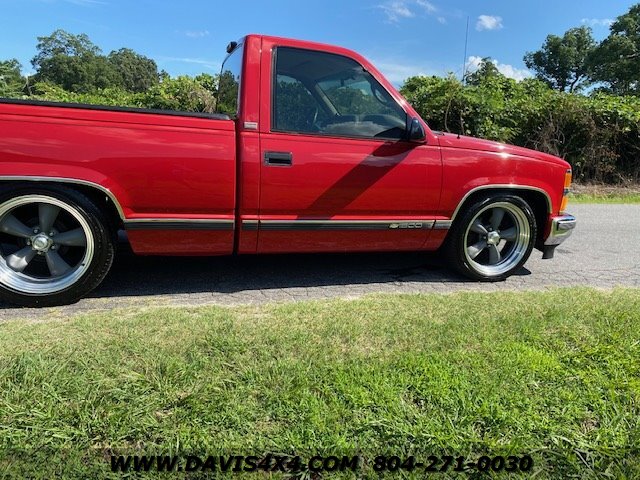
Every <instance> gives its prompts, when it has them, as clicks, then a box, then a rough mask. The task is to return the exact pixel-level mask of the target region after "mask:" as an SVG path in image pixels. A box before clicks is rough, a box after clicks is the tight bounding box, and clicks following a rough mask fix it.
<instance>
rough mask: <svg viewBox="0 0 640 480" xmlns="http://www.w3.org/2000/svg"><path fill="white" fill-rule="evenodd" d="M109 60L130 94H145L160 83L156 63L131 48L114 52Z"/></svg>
mask: <svg viewBox="0 0 640 480" xmlns="http://www.w3.org/2000/svg"><path fill="white" fill-rule="evenodd" d="M107 58H108V60H109V63H110V64H111V65H112V66H113V67H114V69H115V70H116V71H117V73H118V75H119V76H120V77H121V79H122V80H121V82H122V86H123V87H124V88H125V89H126V90H128V91H130V92H144V91H146V90H148V89H149V88H150V87H151V86H153V85H156V84H157V83H158V81H159V78H160V76H159V74H158V66H157V65H156V62H154V61H153V60H151V59H150V58H147V57H145V56H144V55H140V54H139V53H136V52H134V51H133V50H131V49H130V48H121V49H120V50H118V51H113V52H111V53H110V54H109V56H108V57H107Z"/></svg>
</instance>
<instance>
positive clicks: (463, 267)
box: [449, 194, 537, 282]
mask: <svg viewBox="0 0 640 480" xmlns="http://www.w3.org/2000/svg"><path fill="white" fill-rule="evenodd" d="M501 202H504V203H509V204H511V205H512V206H513V207H516V208H518V209H519V210H521V211H522V213H523V214H524V216H525V218H526V219H527V222H528V223H529V231H530V238H529V244H528V245H527V248H526V250H525V252H524V255H523V256H522V258H521V259H520V261H519V262H518V263H517V264H516V265H514V266H513V267H512V268H511V269H509V270H508V271H506V272H503V273H501V274H499V275H486V274H484V273H481V272H479V271H478V270H476V269H475V268H474V267H473V265H472V264H471V263H470V262H469V260H468V259H467V256H466V255H465V249H466V245H465V234H466V231H467V229H468V227H469V224H470V223H471V222H472V221H473V219H474V218H475V216H476V215H477V214H478V213H479V212H480V211H482V210H484V209H486V208H488V207H490V206H491V205H493V204H496V203H501ZM536 238H537V224H536V220H535V215H534V213H533V211H532V210H531V207H530V206H529V204H528V203H527V202H525V201H524V200H523V199H522V198H521V197H519V196H516V195H507V194H500V195H492V196H486V197H483V198H481V199H480V200H478V201H477V202H475V203H474V204H473V205H472V206H471V207H470V208H469V209H467V211H466V212H465V213H464V214H463V215H462V217H461V218H460V220H459V221H456V222H455V224H454V226H453V228H452V231H451V238H450V243H449V247H450V248H449V253H450V257H451V260H452V261H453V263H454V265H455V266H456V267H457V270H458V271H460V272H461V273H462V274H463V275H465V276H467V277H470V278H472V279H474V280H480V281H485V282H495V281H501V280H505V279H506V278H508V277H509V276H511V275H512V274H513V273H515V272H517V271H518V270H519V269H520V268H521V267H522V266H523V265H524V264H525V263H526V262H527V260H528V259H529V256H530V255H531V252H532V251H533V247H534V245H535V240H536Z"/></svg>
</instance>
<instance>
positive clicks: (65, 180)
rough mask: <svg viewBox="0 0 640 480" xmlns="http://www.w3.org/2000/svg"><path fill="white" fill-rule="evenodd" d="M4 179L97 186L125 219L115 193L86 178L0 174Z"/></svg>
mask: <svg viewBox="0 0 640 480" xmlns="http://www.w3.org/2000/svg"><path fill="white" fill-rule="evenodd" d="M5 180H9V181H16V182H22V181H27V182H59V183H71V184H76V185H84V186H85V187H93V188H97V189H98V190H100V191H101V192H102V193H104V194H105V195H106V196H107V197H109V199H110V200H111V201H112V202H113V204H114V205H115V206H116V209H117V210H118V215H120V219H121V220H124V219H125V217H124V211H123V210H122V207H121V206H120V203H119V202H118V199H116V197H115V195H114V194H113V193H111V191H110V190H109V189H108V188H106V187H103V186H102V185H100V184H98V183H93V182H89V181H87V180H78V179H75V178H66V177H40V176H29V175H3V176H0V181H5Z"/></svg>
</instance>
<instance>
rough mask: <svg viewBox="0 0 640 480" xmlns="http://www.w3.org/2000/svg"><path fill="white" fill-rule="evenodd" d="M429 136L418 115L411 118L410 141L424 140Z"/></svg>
mask: <svg viewBox="0 0 640 480" xmlns="http://www.w3.org/2000/svg"><path fill="white" fill-rule="evenodd" d="M426 138H427V134H426V133H425V131H424V127H423V126H422V123H420V120H418V119H417V118H416V117H414V118H412V119H411V123H410V124H409V141H410V142H424V141H425V140H426Z"/></svg>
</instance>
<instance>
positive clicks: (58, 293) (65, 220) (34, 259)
mask: <svg viewBox="0 0 640 480" xmlns="http://www.w3.org/2000/svg"><path fill="white" fill-rule="evenodd" d="M113 256H114V244H113V240H112V235H111V234H110V232H109V230H108V228H107V222H106V221H105V219H104V216H103V215H102V213H101V212H100V210H99V209H98V208H97V207H96V206H95V205H94V204H93V203H92V202H91V201H90V200H89V199H88V198H87V197H85V196H84V195H82V194H81V193H79V192H76V191H74V190H70V189H66V188H61V187H60V188H58V187H42V188H38V189H28V190H27V189H24V190H15V191H10V192H7V193H5V194H4V195H2V196H0V297H1V298H2V299H3V300H5V301H7V302H9V303H13V304H17V305H22V306H30V307H43V306H52V305H61V304H68V303H72V302H74V301H76V300H78V299H79V298H80V297H82V296H84V295H86V294H87V293H88V292H89V291H91V290H92V289H94V288H95V287H96V286H97V285H98V284H99V283H100V282H101V281H102V280H103V279H104V277H105V276H106V274H107V272H108V271H109V268H110V267H111V263H112V261H113Z"/></svg>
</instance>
